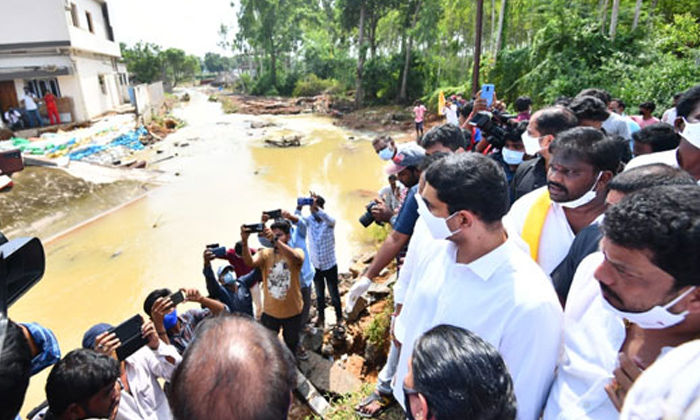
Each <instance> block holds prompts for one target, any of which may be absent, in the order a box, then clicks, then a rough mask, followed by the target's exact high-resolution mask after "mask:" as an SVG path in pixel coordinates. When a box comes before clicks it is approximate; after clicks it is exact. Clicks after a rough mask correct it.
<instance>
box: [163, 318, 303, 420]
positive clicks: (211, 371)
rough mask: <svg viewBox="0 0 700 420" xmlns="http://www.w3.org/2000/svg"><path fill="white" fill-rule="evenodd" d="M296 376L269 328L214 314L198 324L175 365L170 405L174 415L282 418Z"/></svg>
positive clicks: (186, 418)
mask: <svg viewBox="0 0 700 420" xmlns="http://www.w3.org/2000/svg"><path fill="white" fill-rule="evenodd" d="M295 378H296V371H295V367H294V359H293V357H292V355H291V353H289V351H288V350H287V349H286V348H285V347H284V346H283V345H282V344H281V343H280V341H279V339H278V338H277V337H276V336H274V335H273V334H272V333H271V332H270V331H269V330H268V329H266V328H265V327H263V326H262V325H260V324H258V323H256V322H255V321H253V320H252V319H250V318H247V317H240V316H223V317H216V318H212V319H209V320H207V321H205V322H204V323H202V324H201V325H200V327H199V329H198V330H197V336H196V338H195V340H194V341H193V342H192V343H190V345H189V347H188V349H187V351H186V352H185V355H184V358H183V360H182V363H181V364H180V366H179V367H178V368H177V370H176V371H175V374H174V375H173V378H172V389H171V392H170V397H169V398H170V407H171V409H172V412H173V416H174V417H175V419H178V420H204V419H207V420H224V419H226V420H277V419H281V418H286V416H287V411H288V410H289V406H290V402H291V400H290V398H291V391H292V390H293V389H294V387H295V382H296V381H295Z"/></svg>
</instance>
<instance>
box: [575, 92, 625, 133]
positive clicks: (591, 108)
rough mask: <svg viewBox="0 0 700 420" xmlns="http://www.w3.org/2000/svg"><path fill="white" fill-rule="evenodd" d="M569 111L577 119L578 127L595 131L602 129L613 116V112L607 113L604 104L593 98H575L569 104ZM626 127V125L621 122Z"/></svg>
mask: <svg viewBox="0 0 700 420" xmlns="http://www.w3.org/2000/svg"><path fill="white" fill-rule="evenodd" d="M569 109H570V110H571V112H573V113H574V115H575V116H576V118H577V119H578V125H579V126H580V127H593V128H595V129H597V130H601V129H602V130H603V131H604V132H605V133H607V130H605V129H603V123H605V121H606V120H607V119H608V118H610V115H613V114H614V112H610V111H608V108H607V107H606V106H605V103H603V101H601V100H600V99H598V98H596V97H595V96H577V97H576V98H574V100H573V101H571V103H570V104H569ZM622 122H623V123H624V124H625V127H627V123H625V122H624V121H622Z"/></svg>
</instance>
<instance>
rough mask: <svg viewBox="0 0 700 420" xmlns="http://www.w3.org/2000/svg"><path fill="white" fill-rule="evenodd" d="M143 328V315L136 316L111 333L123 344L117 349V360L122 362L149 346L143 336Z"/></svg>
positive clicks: (113, 329)
mask: <svg viewBox="0 0 700 420" xmlns="http://www.w3.org/2000/svg"><path fill="white" fill-rule="evenodd" d="M142 326H143V318H141V315H134V316H132V317H131V318H129V319H127V320H126V321H124V322H122V323H121V324H119V325H118V326H116V327H115V328H112V329H111V330H110V331H109V332H113V333H114V335H116V336H117V338H118V339H119V341H120V342H121V345H120V346H119V347H117V358H118V359H119V360H120V361H121V360H124V359H126V358H127V357H129V356H131V355H132V354H134V353H136V351H138V350H139V349H140V348H141V347H143V346H145V345H146V344H148V340H147V339H146V338H144V337H143V335H142V334H141V327H142Z"/></svg>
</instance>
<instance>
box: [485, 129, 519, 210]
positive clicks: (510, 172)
mask: <svg viewBox="0 0 700 420" xmlns="http://www.w3.org/2000/svg"><path fill="white" fill-rule="evenodd" d="M527 124H528V122H527V121H522V122H520V123H518V125H517V126H515V127H508V128H507V129H506V132H505V138H504V143H503V147H502V148H501V149H500V150H498V151H497V152H495V153H493V154H491V158H492V159H493V160H495V161H496V162H498V163H499V164H500V165H501V167H502V168H503V171H504V172H505V174H506V179H507V180H508V183H509V185H510V182H511V181H512V180H513V176H514V175H515V171H517V170H518V166H520V164H521V163H523V157H524V156H525V146H524V145H523V139H522V138H521V136H522V134H523V133H524V132H525V130H526V129H527ZM510 202H511V203H512V202H513V196H512V194H511V195H510Z"/></svg>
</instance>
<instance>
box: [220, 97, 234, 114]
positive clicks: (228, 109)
mask: <svg viewBox="0 0 700 420" xmlns="http://www.w3.org/2000/svg"><path fill="white" fill-rule="evenodd" d="M219 102H220V103H221V109H223V111H224V114H235V113H237V112H238V105H237V104H236V103H235V102H233V101H232V100H231V99H229V98H226V97H219Z"/></svg>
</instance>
